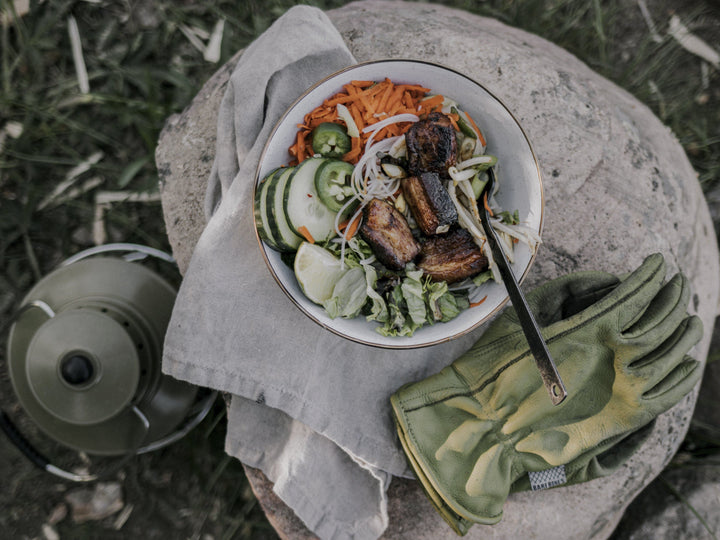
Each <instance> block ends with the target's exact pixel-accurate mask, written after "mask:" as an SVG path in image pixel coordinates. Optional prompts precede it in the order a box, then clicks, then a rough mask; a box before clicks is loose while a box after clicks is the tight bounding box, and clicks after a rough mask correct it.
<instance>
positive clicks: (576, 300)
mask: <svg viewBox="0 0 720 540" xmlns="http://www.w3.org/2000/svg"><path fill="white" fill-rule="evenodd" d="M618 283H619V280H618V278H617V277H615V276H613V275H612V274H609V273H607V272H576V273H574V274H569V275H567V276H563V277H560V278H557V279H554V280H552V281H549V282H548V283H545V284H544V285H541V286H540V287H538V288H536V289H534V290H533V291H531V292H530V293H529V294H528V295H527V301H528V305H529V306H530V309H531V310H532V312H533V314H534V315H535V319H536V320H537V322H538V324H539V325H540V326H541V327H545V326H549V325H550V324H552V323H554V322H557V321H560V320H562V319H565V318H567V317H569V316H571V315H574V314H575V313H578V312H580V311H582V310H583V309H585V308H586V307H589V306H590V305H592V304H594V303H595V302H597V301H598V300H599V299H600V298H602V297H603V296H605V295H607V294H608V292H610V291H611V290H612V289H613V288H614V287H615V286H616V285H617V284H618Z"/></svg>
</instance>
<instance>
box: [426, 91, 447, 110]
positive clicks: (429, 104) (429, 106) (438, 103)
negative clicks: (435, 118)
mask: <svg viewBox="0 0 720 540" xmlns="http://www.w3.org/2000/svg"><path fill="white" fill-rule="evenodd" d="M443 101H445V96H441V95H437V96H433V97H431V98H427V99H423V100H422V101H421V102H420V110H421V111H427V112H432V111H433V109H436V108H440V107H442V104H443Z"/></svg>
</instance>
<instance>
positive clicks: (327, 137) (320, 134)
mask: <svg viewBox="0 0 720 540" xmlns="http://www.w3.org/2000/svg"><path fill="white" fill-rule="evenodd" d="M351 146H352V143H351V141H350V137H349V136H348V134H347V130H346V129H345V128H344V127H343V126H341V125H340V124H335V123H333V122H323V123H322V124H320V125H319V126H317V127H316V128H315V129H314V130H313V133H312V148H313V152H315V153H316V154H320V155H321V156H323V157H335V158H337V157H342V156H343V155H344V154H347V153H348V152H349V151H350V147H351Z"/></svg>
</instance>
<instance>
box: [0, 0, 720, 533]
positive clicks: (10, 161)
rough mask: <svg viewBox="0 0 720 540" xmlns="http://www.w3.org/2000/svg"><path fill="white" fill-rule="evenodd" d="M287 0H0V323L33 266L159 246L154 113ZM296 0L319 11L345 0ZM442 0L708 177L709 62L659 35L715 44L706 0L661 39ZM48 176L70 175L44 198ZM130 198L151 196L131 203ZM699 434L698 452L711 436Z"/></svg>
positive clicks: (178, 101)
mask: <svg viewBox="0 0 720 540" xmlns="http://www.w3.org/2000/svg"><path fill="white" fill-rule="evenodd" d="M296 3H298V2H295V1H290V0H271V1H260V0H250V1H245V2H235V1H229V0H214V1H208V2H191V1H188V0H185V1H176V0H157V1H155V2H133V1H131V0H124V1H121V0H117V1H111V0H92V1H91V0H85V1H80V0H53V1H52V2H42V3H38V2H32V6H31V7H32V9H31V10H30V12H29V13H27V14H23V15H20V14H17V13H15V11H14V5H15V3H13V2H11V1H10V0H0V6H2V13H3V15H2V26H1V27H0V32H1V34H0V89H1V90H0V130H2V133H3V135H0V137H2V138H3V139H4V142H3V143H2V144H0V149H1V150H0V314H1V315H0V316H1V317H2V319H0V320H5V319H7V318H8V317H9V316H10V314H11V313H12V312H13V310H14V309H15V308H16V307H17V306H18V305H19V303H20V301H21V299H22V297H23V296H24V294H25V293H26V292H27V291H28V290H29V288H30V287H31V286H32V285H33V284H34V283H35V282H36V281H37V280H38V279H40V277H41V276H43V275H45V274H47V273H48V272H50V271H51V270H52V269H54V268H55V267H56V266H57V264H58V263H60V262H61V261H62V260H64V259H66V258H67V257H68V256H70V255H72V254H74V253H76V252H78V251H80V250H82V249H85V248H87V247H90V246H92V245H93V244H94V243H95V242H97V241H123V242H136V243H141V244H145V245H149V246H152V247H156V248H159V249H163V250H166V251H167V250H169V249H170V248H169V245H168V241H167V237H166V234H165V228H164V223H163V220H162V215H161V211H160V207H159V202H158V201H157V181H158V177H157V171H156V170H155V166H154V160H153V156H154V151H155V146H156V143H157V139H158V135H159V132H160V130H161V129H162V126H163V123H164V121H165V119H166V118H167V117H168V116H169V115H171V114H173V113H177V112H180V111H182V110H183V108H184V107H185V106H187V105H188V103H189V102H190V100H191V99H192V97H193V96H194V95H195V94H196V93H197V91H198V90H199V88H200V87H201V86H202V84H203V83H204V81H206V80H207V79H208V78H209V76H210V75H211V74H212V73H213V72H214V71H215V70H216V69H217V68H218V67H219V65H221V64H222V63H223V62H224V61H226V60H227V59H229V58H230V57H231V56H232V55H233V54H234V53H235V52H236V51H237V50H238V49H240V48H242V47H244V46H246V45H247V44H248V43H249V42H250V41H252V40H253V39H254V38H255V37H257V36H258V35H259V34H260V33H261V32H262V31H263V30H264V29H266V28H267V27H268V26H269V24H270V23H271V22H272V21H273V20H274V19H276V18H277V17H278V16H280V15H281V14H282V13H283V12H285V11H286V10H287V9H288V8H289V7H290V6H292V5H294V4H296ZM306 3H310V4H313V5H317V6H319V7H322V8H325V9H330V8H333V7H338V6H341V5H343V4H345V3H347V2H345V1H340V0H338V1H331V0H325V1H315V2H306ZM439 3H443V4H446V5H450V6H453V7H457V8H462V9H467V10H469V11H472V12H475V13H479V14H481V15H489V16H493V17H496V18H498V19H500V20H501V21H503V22H506V23H508V24H510V25H513V26H518V27H521V28H524V29H526V30H528V31H530V32H533V33H536V34H539V35H541V36H543V37H545V38H547V39H549V40H551V41H553V42H555V43H557V44H559V45H561V46H563V47H565V48H566V49H568V50H570V51H571V52H573V53H574V54H576V55H577V56H578V57H579V58H580V59H582V60H583V61H585V62H586V63H587V64H588V65H590V66H591V67H592V68H593V69H595V70H596V71H598V72H599V73H600V74H602V75H604V76H606V77H608V78H610V79H611V80H613V81H615V82H617V83H618V84H619V85H621V86H622V87H624V88H625V89H627V90H628V91H629V92H631V93H633V94H634V95H635V96H637V97H638V99H640V100H641V101H642V102H643V103H645V104H647V105H648V106H649V107H650V108H651V109H652V110H653V111H654V112H655V113H656V114H657V115H658V117H659V118H660V119H661V120H662V121H663V122H664V123H665V124H667V125H668V126H669V127H670V128H671V129H672V130H673V131H674V132H675V134H676V135H677V137H678V139H679V140H680V142H681V144H682V146H683V148H684V149H685V151H686V153H687V155H688V156H689V158H690V160H691V163H692V165H693V167H694V168H695V170H696V171H697V173H698V178H699V180H700V182H701V185H702V187H703V189H704V190H705V191H706V192H707V193H710V192H713V191H714V190H717V189H719V186H720V106H718V105H719V104H720V91H719V90H718V88H720V86H718V71H717V70H715V69H709V70H708V69H705V68H703V67H702V62H701V61H700V59H699V58H698V57H697V56H694V55H692V54H690V53H689V52H687V51H685V50H684V49H682V48H681V47H680V46H679V45H678V43H677V41H676V40H674V39H673V38H671V37H669V36H668V34H667V32H666V31H667V22H668V20H669V18H670V15H671V13H672V10H673V9H676V8H679V7H682V9H681V10H678V11H677V13H678V14H679V15H680V16H681V18H682V21H683V23H684V24H685V25H686V26H687V27H688V28H689V29H690V30H691V31H692V32H694V33H695V34H697V35H698V36H699V37H701V38H704V39H705V40H706V41H708V42H710V43H713V40H712V38H713V36H717V33H718V20H720V6H719V5H718V4H717V3H711V2H700V1H694V2H680V1H675V2H672V1H669V0H647V3H648V4H649V5H652V7H653V9H651V10H650V11H651V12H652V16H653V18H654V23H655V24H656V25H657V31H658V34H659V36H660V39H655V36H654V35H653V33H652V32H651V31H650V29H649V28H648V26H647V24H646V23H645V21H644V20H643V18H642V17H641V16H640V10H639V7H638V4H637V2H635V1H632V0H624V1H623V0H602V1H601V0H593V1H591V2H587V1H581V0H526V1H523V2H520V1H518V0H486V1H461V0H453V1H443V2H439ZM18 5H20V3H18ZM71 18H72V20H74V21H76V23H77V26H78V29H79V34H80V36H81V40H82V51H83V59H84V63H85V66H86V69H87V74H88V81H87V84H88V86H89V91H88V92H81V91H80V86H79V82H78V77H77V73H76V65H75V62H74V60H73V55H72V52H71V50H72V44H71V38H70V36H69V32H68V25H69V21H70V20H71ZM221 19H223V20H225V25H224V33H223V39H222V44H221V48H220V57H219V61H218V62H210V61H207V60H205V59H204V58H203V54H202V52H201V51H200V50H198V48H197V47H196V46H195V45H194V44H193V43H195V44H197V43H198V42H199V43H201V44H202V43H206V42H207V40H208V39H209V35H210V34H211V33H212V30H213V28H214V27H215V24H216V23H217V21H218V20H221ZM715 44H716V40H715ZM63 182H65V184H63ZM58 185H67V186H68V187H67V189H66V190H64V191H63V192H61V193H59V194H55V195H53V194H54V193H55V190H56V189H57V186H58ZM102 192H114V193H117V192H119V193H121V194H125V195H126V196H127V198H128V201H127V202H122V201H121V202H116V203H113V204H111V205H109V206H108V208H107V211H106V212H105V214H104V219H103V221H102V223H101V224H102V225H103V227H102V228H101V229H100V231H99V232H98V229H97V227H96V228H95V229H94V228H93V226H94V223H95V212H96V198H97V197H99V194H100V193H102ZM138 195H142V196H144V197H146V198H148V199H149V202H130V200H131V199H132V198H133V197H137V196H138ZM122 196H123V195H121V197H122ZM716 230H719V228H718V226H717V224H716ZM98 235H100V236H98ZM103 235H104V236H103ZM3 354H4V353H3V352H0V358H2V355H3ZM717 356H718V352H717V351H712V352H711V357H712V358H716V357H717ZM691 442H692V441H691ZM713 444H717V441H715V443H713ZM690 447H692V445H690ZM696 447H698V448H700V447H702V449H703V451H704V452H708V445H707V444H706V441H703V443H702V444H700V443H698V444H696ZM717 447H718V446H712V445H711V448H715V450H717ZM221 466H223V467H224V466H225V465H222V461H220V462H218V463H216V464H214V465H213V467H221ZM213 470H215V471H217V470H219V469H213ZM222 472H224V471H223V470H220V472H218V473H217V475H218V476H219V475H220V474H221V473H222ZM211 474H212V472H211ZM211 479H212V480H213V482H214V483H215V482H218V481H219V480H218V478H216V477H215V476H211ZM233 493H234V494H233V495H232V498H233V500H235V498H239V499H241V501H240V502H239V503H238V504H236V506H240V508H241V512H240V513H241V515H243V516H245V515H246V514H248V515H249V513H250V510H251V509H252V504H253V501H252V496H251V495H249V494H247V493H245V491H243V490H242V489H240V491H239V492H237V491H235V492H233ZM243 501H244V502H243ZM248 505H249V506H248ZM248 530H252V526H250V527H248V525H247V522H243V520H236V521H234V522H232V523H230V524H229V525H228V528H227V529H226V534H225V536H227V537H228V538H230V537H249V536H246V534H250V533H248V532H247V531H248Z"/></svg>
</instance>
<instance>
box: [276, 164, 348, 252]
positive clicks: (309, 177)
mask: <svg viewBox="0 0 720 540" xmlns="http://www.w3.org/2000/svg"><path fill="white" fill-rule="evenodd" d="M323 163H325V158H318V157H315V158H310V159H306V160H305V161H303V162H302V163H301V164H300V165H298V166H297V167H296V168H295V172H294V173H293V175H292V176H291V177H290V180H288V183H287V186H286V187H285V215H286V216H287V220H288V223H289V224H290V227H292V229H293V231H295V232H296V233H297V234H300V232H299V231H300V228H301V227H305V228H306V229H307V232H309V233H310V235H311V236H312V238H313V240H315V241H316V242H324V241H325V240H328V239H329V238H330V237H332V236H333V235H334V234H335V214H336V213H335V212H333V211H331V210H330V209H329V208H328V207H327V206H325V205H324V204H323V203H322V201H321V200H320V197H319V195H318V192H317V189H315V173H316V172H317V170H318V167H320V165H322V164H323Z"/></svg>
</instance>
